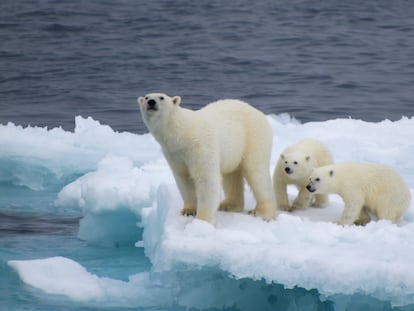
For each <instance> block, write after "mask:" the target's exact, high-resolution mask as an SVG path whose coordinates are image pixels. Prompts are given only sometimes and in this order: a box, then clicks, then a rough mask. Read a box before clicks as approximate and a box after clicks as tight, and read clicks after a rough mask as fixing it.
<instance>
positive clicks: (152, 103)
mask: <svg viewBox="0 0 414 311" xmlns="http://www.w3.org/2000/svg"><path fill="white" fill-rule="evenodd" d="M147 105H148V110H157V102H156V101H155V99H149V100H148V101H147Z"/></svg>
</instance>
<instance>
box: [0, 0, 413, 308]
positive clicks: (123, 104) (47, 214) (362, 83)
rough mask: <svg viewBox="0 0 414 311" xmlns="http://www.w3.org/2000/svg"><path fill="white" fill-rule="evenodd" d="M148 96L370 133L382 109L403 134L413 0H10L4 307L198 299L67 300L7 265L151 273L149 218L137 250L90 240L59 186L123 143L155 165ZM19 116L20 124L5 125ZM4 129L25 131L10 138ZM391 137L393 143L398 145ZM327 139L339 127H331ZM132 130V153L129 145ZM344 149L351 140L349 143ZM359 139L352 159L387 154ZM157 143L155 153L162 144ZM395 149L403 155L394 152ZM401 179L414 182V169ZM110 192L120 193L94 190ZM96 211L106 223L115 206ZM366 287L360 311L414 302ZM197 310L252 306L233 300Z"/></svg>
mask: <svg viewBox="0 0 414 311" xmlns="http://www.w3.org/2000/svg"><path fill="white" fill-rule="evenodd" d="M149 92H164V93H167V94H168V95H180V96H181V97H182V105H183V106H185V107H189V108H192V109H198V108H200V107H202V106H204V105H205V104H207V103H209V102H212V101H214V100H217V99H222V98H238V99H241V100H244V101H247V102H249V103H250V104H252V105H253V106H255V107H256V108H258V109H260V110H262V111H263V112H264V113H266V114H267V115H271V114H274V115H281V114H284V113H287V114H288V115H289V116H290V117H292V118H293V119H289V120H288V121H286V124H287V125H286V126H287V127H289V126H294V125H295V124H296V120H298V121H299V122H300V123H302V124H305V123H308V122H322V124H324V122H325V121H329V120H333V119H337V118H345V119H347V118H350V119H361V120H364V121H367V122H370V123H367V124H365V123H364V124H365V125H359V124H358V126H361V127H356V128H358V129H360V130H361V131H367V133H369V134H367V133H365V134H366V135H367V137H372V135H375V133H374V134H372V132H371V129H372V128H375V129H376V128H377V127H375V126H374V125H373V124H375V125H377V123H378V122H380V121H382V120H385V119H388V120H390V121H393V122H396V123H395V124H394V123H391V125H390V124H388V123H386V124H385V125H382V124H379V125H378V129H382V128H383V126H386V127H387V128H389V129H390V131H391V130H392V129H393V128H394V127H396V128H397V129H398V131H401V132H402V130H401V129H404V128H405V124H406V122H409V121H406V120H403V121H401V123H398V121H399V120H402V119H403V117H408V118H412V117H414V5H413V3H412V1H411V0H394V1H389V0H366V1H359V0H358V1H357V0H349V1H340V0H329V1H328V0H324V1H318V0H306V1H305V0H292V1H280V0H273V1H272V0H256V1H247V0H234V1H221V0H210V1H203V0H202V1H190V0H176V1H160V0H155V1H141V0H118V1H109V0H103V1H81V0H72V1H66V0H61V1H59V0H54V1H53V0H42V1H35V0H19V1H15V0H2V1H0V125H1V126H3V127H2V128H1V130H2V131H0V135H4V136H3V137H0V141H1V142H3V143H4V144H0V302H1V303H2V306H4V307H5V308H6V309H7V310H22V309H24V310H92V309H96V310H99V309H102V308H103V309H105V310H131V309H133V310H148V309H150V310H187V309H188V308H190V307H186V306H185V305H183V304H180V303H182V301H179V302H176V303H177V304H176V305H175V306H174V308H167V307H165V306H164V305H159V306H157V305H151V304H150V305H149V306H146V305H140V304H139V303H137V302H136V301H132V302H131V301H130V300H128V303H127V304H126V305H122V304H121V305H116V303H115V306H112V305H107V306H106V305H103V304H102V303H99V302H96V303H95V302H93V303H90V302H80V303H78V302H76V303H73V302H72V301H71V300H69V299H67V297H63V296H59V295H49V294H47V293H44V292H43V291H41V290H39V289H38V288H34V287H31V286H29V285H27V284H26V283H24V282H23V281H22V280H21V278H20V277H19V276H18V274H17V273H16V271H14V270H13V269H11V268H10V267H9V265H8V261H10V260H29V259H30V260H31V259H38V258H46V257H53V256H57V255H59V256H63V257H69V258H71V259H73V260H75V261H76V262H78V263H79V264H81V265H82V266H84V267H86V268H87V270H88V271H89V272H90V273H92V274H95V275H98V276H100V277H103V278H114V279H117V280H123V281H127V280H128V278H129V277H130V276H131V275H134V274H138V273H147V272H148V271H150V270H151V267H152V265H151V262H150V260H149V259H148V257H147V256H146V255H145V251H144V249H143V248H138V247H134V243H135V242H137V241H139V240H140V239H141V238H142V236H141V235H142V231H140V230H141V229H139V230H137V233H136V236H133V237H132V238H131V237H129V238H131V239H132V240H128V243H129V244H128V243H127V244H128V245H127V246H125V245H118V244H116V245H110V246H108V245H102V244H100V243H93V242H92V243H91V242H90V241H85V240H84V239H82V238H79V232H78V231H79V223H80V222H81V221H82V220H84V218H83V217H84V215H83V213H82V211H81V210H79V209H75V208H73V209H72V208H66V207H65V208H62V207H59V208H58V207H57V204H56V202H57V199H58V195H59V193H60V192H61V191H62V189H64V187H66V186H67V185H70V184H71V183H72V182H76V181H77V180H79V179H80V178H82V177H84V176H87V175H88V173H91V172H92V173H96V171H98V172H99V170H98V167H99V165H100V163H101V162H100V161H101V160H102V159H104V160H105V155H106V153H116V152H119V153H120V154H121V155H122V156H126V157H130V158H131V159H132V160H131V161H132V162H133V164H134V165H136V166H139V165H142V164H143V163H144V164H148V165H149V166H150V167H151V165H152V164H153V163H152V162H151V159H149V157H147V156H146V155H143V156H142V158H143V159H145V161H144V160H142V162H140V161H141V155H140V153H142V154H145V152H146V149H145V148H146V147H147V146H149V145H150V144H149V143H147V140H146V138H145V137H141V136H140V137H139V139H138V138H136V137H135V136H136V135H135V136H133V137H130V136H129V135H130V134H131V133H133V134H143V133H146V132H147V130H146V129H145V126H144V124H143V122H142V119H141V116H140V113H139V109H138V105H137V102H136V99H137V97H138V96H141V95H145V94H146V93H149ZM78 116H81V117H82V118H80V117H78ZM77 117H78V118H77ZM88 117H92V118H93V120H97V121H99V122H100V124H101V125H96V124H95V123H94V121H93V120H91V119H87V118H88ZM75 118H77V120H78V124H77V125H76V128H77V131H78V132H77V133H74V130H75ZM9 122H11V123H14V124H15V125H16V127H14V126H12V125H11V124H9V126H6V125H7V124H8V123H9ZM325 123H326V122H325ZM371 123H372V124H371ZM338 124H342V123H341V122H339V123H338ZM19 125H21V126H23V128H22V129H21V128H19V127H18V126H19ZM29 125H30V126H33V127H42V128H48V129H53V128H62V129H63V131H60V130H59V129H55V130H53V131H46V130H45V129H39V128H37V129H36V128H26V127H27V126H29ZM105 125H109V126H110V127H111V128H112V129H113V130H114V131H116V132H122V133H115V134H114V133H112V132H111V131H110V130H108V129H107V128H106V127H105ZM345 126H349V127H350V128H353V126H355V123H353V122H351V123H345ZM388 126H389V127H388ZM407 128H411V127H409V126H408V127H407ZM312 129H313V127H312ZM339 130H341V128H338V131H339ZM124 132H125V133H124ZM385 132H387V131H385ZM9 133H12V134H13V135H15V136H10V137H9V136H7V137H6V135H9ZM381 133H382V135H384V139H385V140H384V141H385V142H388V141H389V142H391V141H394V137H393V136H392V135H390V136H387V135H386V133H384V132H381ZM357 134H358V133H356V135H357ZM131 135H132V134H131ZM287 135H288V134H287ZM370 135H371V136H370ZM286 137H288V136H286ZM295 137H296V136H295ZM390 137H391V138H390ZM324 138H326V139H328V140H329V139H331V137H330V136H329V133H327V134H326V136H325V137H324ZM136 141H139V148H136V149H134V150H137V151H136V153H137V155H136V157H135V156H132V154H133V153H132V152H130V150H129V148H131V149H133V147H134V143H135V142H136ZM402 142H403V144H404V143H406V144H408V143H407V141H406V140H402ZM118 143H119V146H118ZM360 144H361V145H363V143H362V142H360ZM344 146H346V147H352V140H347V141H345V142H344ZM9 147H10V148H11V149H13V150H12V151H10V150H11V149H10V150H9V149H7V148H9ZM363 147H364V148H365V149H364V150H367V154H366V155H362V156H361V155H359V154H357V153H355V159H358V156H361V157H364V156H366V158H364V159H369V156H370V155H371V156H372V158H373V159H377V158H378V159H381V160H382V159H385V160H387V159H389V158H388V157H386V155H388V153H387V152H388V151H387V150H385V151H384V150H381V151H378V152H380V154H376V153H375V152H376V151H377V150H374V149H375V148H374V147H372V149H370V148H371V145H369V143H367V144H365V145H363ZM404 147H406V146H404V145H401V148H404ZM151 148H152V145H151ZM409 148H410V147H407V148H406V149H404V150H403V151H404V152H403V153H404V155H405V157H404V159H408V156H406V155H407V154H408V155H410V154H411V153H410V152H411V151H410V150H411V149H409ZM22 150H24V152H22ZM337 150H338V153H340V152H339V151H340V147H338V148H337ZM356 150H358V149H356ZM134 152H135V151H134ZM393 152H394V153H393ZM148 153H149V154H150V155H151V153H153V154H154V159H158V157H159V156H160V155H159V154H158V153H156V152H155V151H153V150H152V149H151V150H150V151H148ZM16 154H17V156H16ZM384 154H385V155H384ZM395 154H397V155H395ZM393 155H395V159H396V161H397V160H399V159H400V158H399V157H398V152H395V150H394V149H392V150H391V151H389V156H390V157H391V159H392V156H393ZM120 162H122V161H120ZM156 164H158V163H156ZM407 166H409V165H408V164H407ZM161 167H162V166H161ZM402 167H405V166H404V165H402ZM155 171H156V170H155ZM108 175H109V176H112V175H111V174H110V173H108ZM108 175H104V176H108ZM407 176H408V178H409V179H410V182H411V179H412V178H413V176H414V174H413V173H412V172H411V171H410V172H409V173H407ZM407 176H405V177H407ZM98 180H99V179H98ZM122 180H123V179H122V178H120V181H122ZM409 186H410V189H412V188H413V185H412V184H411V183H410V185H409ZM86 188H87V187H86ZM84 190H85V189H84ZM86 190H88V189H86ZM92 190H94V189H92ZM92 190H91V193H92V194H90V196H91V197H93V191H92ZM105 199H108V201H111V199H112V198H111V197H110V196H108V197H106V196H105V195H103V197H100V198H99V200H98V199H97V200H98V201H105ZM150 203H151V202H150ZM77 204H78V202H77ZM79 204H80V203H79ZM145 204H148V203H145ZM80 205H81V204H80ZM105 217H106V216H105ZM122 217H123V215H121V220H120V219H118V221H119V222H122V221H124V219H123V218H122ZM88 221H91V220H90V219H89V220H88ZM100 221H102V222H103V223H105V224H110V223H111V219H110V218H109V216H108V217H107V218H105V219H100ZM125 224H127V225H128V226H130V225H131V222H128V221H126V222H125ZM84 225H85V220H84ZM132 226H135V222H134V221H133V220H132ZM128 228H130V227H128ZM97 234H99V232H98V233H97ZM112 234H114V233H112ZM131 241H133V242H132V244H131ZM219 278H225V276H222V275H221V274H220V276H219ZM201 280H202V279H201ZM199 282H200V283H201V282H202V281H199ZM229 282H230V283H231V282H233V281H229ZM234 282H235V281H234ZM249 282H250V281H249ZM232 284H233V283H232ZM235 284H236V285H234V284H233V285H234V286H235V287H238V286H239V284H238V283H235ZM247 284H248V286H251V287H254V288H256V287H257V288H260V289H261V290H262V289H265V290H267V289H269V292H270V291H272V292H274V291H277V292H278V293H279V294H280V293H281V294H280V295H281V296H278V297H279V298H278V299H279V300H278V301H277V302H276V300H274V298H272V299H273V300H272V299H270V298H269V299H270V300H269V301H270V302H271V303H274V304H275V305H278V306H282V305H283V304H284V302H283V301H286V304H285V305H289V304H288V301H289V303H292V301H293V303H295V304H296V303H297V301H298V300H300V299H301V298H303V297H308V298H309V297H312V299H313V300H312V299H311V298H309V299H311V300H312V301H314V304H315V307H314V308H313V309H312V307H309V310H330V311H332V310H335V311H336V310H341V311H342V309H335V307H334V306H332V304H331V303H330V302H329V301H325V300H321V299H319V294H318V293H317V292H315V291H305V290H304V289H301V288H299V289H297V290H296V289H293V290H291V289H289V290H282V289H279V288H276V289H275V288H272V289H270V287H269V288H268V287H267V286H269V285H268V284H265V283H263V284H262V283H254V282H253V281H251V283H247ZM187 286H188V287H191V286H190V285H187ZM243 286H244V285H243ZM243 286H242V285H240V288H242V287H243ZM278 286H279V285H278ZM280 286H282V285H280ZM212 287H214V283H213V285H212ZM258 291H260V290H259V289H258ZM279 294H278V295H279ZM62 297H63V298H62ZM249 297H250V296H249ZM253 297H254V295H253ZM269 297H271V296H269ZM272 297H273V296H272ZM281 297H284V298H283V299H285V300H283V299H282V298H281ZM365 298H366V297H365ZM365 298H361V297H360V296H358V295H357V296H356V297H353V298H352V299H354V300H352V299H350V301H351V302H350V303H349V305H354V306H356V307H355V308H354V309H353V310H364V311H366V310H405V311H411V310H414V305H413V304H411V305H409V306H405V308H404V306H403V307H401V309H398V308H397V309H395V308H393V307H392V304H391V303H390V302H389V301H386V302H382V301H378V300H376V299H374V300H369V299H368V300H366V299H365ZM295 299H296V300H295ZM370 299H371V298H370ZM372 299H373V298H372ZM184 300H185V299H184ZM120 301H121V302H122V299H120ZM117 302H118V301H117ZM270 302H269V303H270ZM129 303H130V304H129ZM297 305H299V303H297ZM344 305H345V303H344ZM195 306H197V304H195ZM290 306H292V304H290ZM192 309H194V310H197V309H206V310H218V309H220V310H221V309H223V310H250V309H249V308H244V309H243V308H242V307H241V306H237V305H235V306H228V305H225V306H223V307H222V308H218V307H214V306H209V307H205V308H202V307H194V306H193V307H192ZM299 309H300V308H299ZM299 309H298V310H299ZM351 309H352V308H351ZM251 310H254V308H253V309H251ZM274 310H287V309H286V308H285V309H283V308H282V307H280V308H279V309H276V308H275V309H274ZM289 310H296V309H293V307H292V308H290V309H289ZM301 311H304V309H303V310H301Z"/></svg>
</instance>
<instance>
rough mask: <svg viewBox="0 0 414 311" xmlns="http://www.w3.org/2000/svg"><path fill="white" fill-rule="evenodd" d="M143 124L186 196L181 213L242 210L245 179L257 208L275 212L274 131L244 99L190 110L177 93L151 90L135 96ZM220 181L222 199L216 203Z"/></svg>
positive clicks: (204, 216)
mask: <svg viewBox="0 0 414 311" xmlns="http://www.w3.org/2000/svg"><path fill="white" fill-rule="evenodd" d="M138 103H139V106H140V110H141V114H142V117H143V120H144V123H145V124H146V126H147V127H148V129H149V131H150V132H151V133H152V135H153V136H154V138H155V139H156V140H157V141H158V143H159V144H160V145H161V147H162V151H163V154H164V156H165V157H166V159H167V161H168V164H169V166H170V168H171V170H172V172H173V175H174V178H175V180H176V183H177V186H178V189H179V191H180V193H181V196H182V199H183V201H184V207H183V209H182V211H181V212H182V214H184V215H195V216H196V218H198V219H201V220H205V221H207V222H209V223H214V219H215V213H216V211H217V210H218V209H219V208H220V210H224V211H237V212H239V211H242V210H243V205H244V197H243V194H244V179H246V180H247V182H248V184H249V185H250V188H251V189H252V192H253V194H254V197H255V199H256V207H255V209H254V210H253V212H252V213H253V214H255V215H258V216H261V217H262V218H263V219H265V220H270V219H273V218H274V217H275V213H276V203H275V199H274V193H273V189H272V181H271V176H270V172H269V166H270V156H271V150H272V130H271V127H270V125H269V123H268V121H267V119H266V116H265V115H264V114H263V113H261V112H260V111H258V110H256V109H255V108H253V107H252V106H250V105H248V104H247V103H245V102H242V101H240V100H234V99H225V100H219V101H216V102H213V103H211V104H209V105H207V106H205V107H204V108H202V109H200V110H197V111H194V110H190V109H186V108H182V107H181V106H180V103H181V98H180V97H179V96H174V97H170V96H168V95H166V94H162V93H151V94H147V95H145V96H144V97H139V98H138ZM221 183H222V186H223V190H224V196H225V198H224V201H222V202H221V204H220V196H221Z"/></svg>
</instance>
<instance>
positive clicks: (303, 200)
mask: <svg viewBox="0 0 414 311" xmlns="http://www.w3.org/2000/svg"><path fill="white" fill-rule="evenodd" d="M312 197H313V195H312V194H311V193H310V192H309V191H308V190H307V189H306V188H305V187H302V188H300V191H299V193H298V196H297V197H296V199H295V200H294V201H293V203H292V210H296V209H304V208H305V207H308V206H309V204H310V202H311V200H312Z"/></svg>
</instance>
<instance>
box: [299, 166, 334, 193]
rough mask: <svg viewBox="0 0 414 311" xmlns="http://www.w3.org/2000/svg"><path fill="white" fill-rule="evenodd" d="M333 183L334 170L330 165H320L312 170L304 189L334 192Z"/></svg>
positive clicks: (316, 191) (317, 191)
mask: <svg viewBox="0 0 414 311" xmlns="http://www.w3.org/2000/svg"><path fill="white" fill-rule="evenodd" d="M335 184H336V180H335V170H334V169H333V168H332V167H331V165H327V166H321V167H318V168H315V169H314V170H313V172H312V174H311V175H310V177H309V183H308V185H307V186H306V189H308V191H309V192H315V193H322V194H323V193H331V192H334V189H335Z"/></svg>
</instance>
